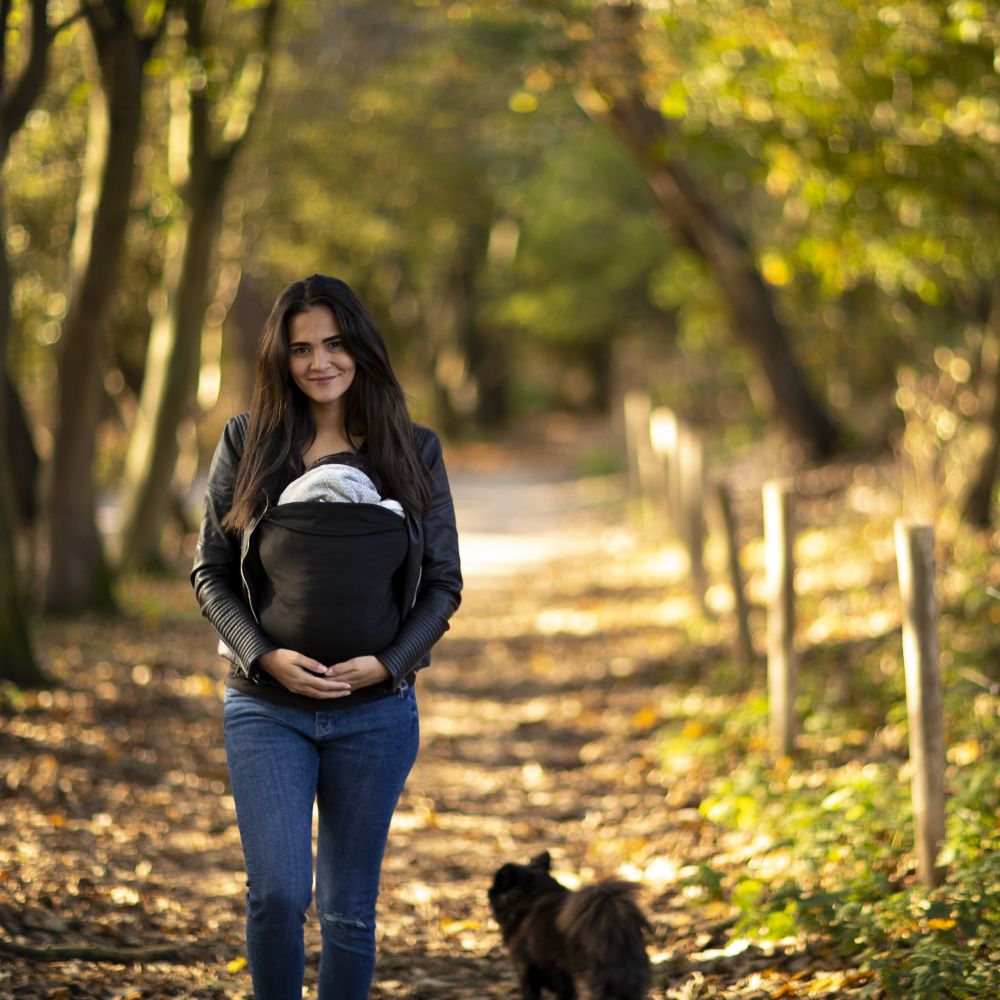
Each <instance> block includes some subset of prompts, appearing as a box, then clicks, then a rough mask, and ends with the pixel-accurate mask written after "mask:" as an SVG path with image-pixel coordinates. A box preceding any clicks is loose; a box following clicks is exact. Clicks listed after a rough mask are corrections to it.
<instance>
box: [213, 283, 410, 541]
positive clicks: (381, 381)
mask: <svg viewBox="0 0 1000 1000" xmlns="http://www.w3.org/2000/svg"><path fill="white" fill-rule="evenodd" d="M317 307H324V308H327V309H329V310H330V311H331V312H332V313H333V316H334V318H335V319H336V321H337V326H338V328H339V330H340V334H341V338H342V340H343V345H344V350H346V351H347V353H348V354H349V355H350V356H351V359H352V360H353V361H354V364H355V366H356V367H355V374H354V380H353V382H352V383H351V386H350V388H349V389H348V390H347V394H346V396H345V397H344V407H345V410H344V425H345V430H346V432H347V436H348V438H349V440H351V441H352V442H361V441H364V445H365V458H366V461H367V463H368V464H369V466H370V468H371V471H372V473H373V474H374V478H375V480H376V481H377V483H378V486H379V489H380V490H381V492H382V493H383V495H384V496H387V497H392V498H393V499H395V500H398V501H399V502H400V503H401V504H402V505H403V507H404V508H405V509H406V510H407V511H409V512H410V513H411V514H416V515H420V514H423V513H425V512H426V510H427V507H428V505H429V503H430V490H429V487H428V482H427V470H426V467H425V465H424V463H423V461H422V460H421V458H420V455H419V454H418V452H417V449H416V446H415V444H414V440H413V424H412V423H411V421H410V416H409V413H408V412H407V409H406V399H405V397H404V396H403V389H402V387H401V386H400V384H399V381H398V380H397V378H396V375H395V373H394V372H393V370H392V365H391V364H390V363H389V352H388V350H387V349H386V346H385V340H384V339H383V337H382V334H381V332H380V331H379V329H378V326H377V325H376V324H375V320H374V319H372V317H371V315H370V314H369V312H368V310H367V309H365V307H364V305H362V303H361V300H360V299H359V298H358V297H357V296H356V295H355V294H354V292H353V291H352V290H351V288H350V287H349V286H348V285H347V284H346V283H345V282H343V281H341V280H340V279H339V278H330V277H328V276H327V275H325V274H314V275H312V276H311V277H309V278H303V279H302V280H301V281H296V282H294V283H293V284H291V285H289V286H288V287H287V288H286V289H285V290H284V291H283V292H282V293H281V294H280V295H279V296H278V298H277V301H276V302H275V303H274V307H273V308H272V309H271V314H270V316H269V317H268V319H267V322H266V323H265V324H264V330H263V333H262V334H261V338H260V342H259V344H258V346H257V374H256V377H255V379H254V387H253V396H252V399H251V403H250V423H249V425H248V427H247V432H246V440H245V443H244V449H243V457H242V458H241V459H240V463H239V466H238V468H237V470H236V482H235V485H234V491H233V505H232V507H231V508H230V510H229V513H227V514H226V516H225V518H224V519H223V522H222V524H223V526H224V527H225V528H226V529H228V530H230V531H233V532H239V531H242V530H243V529H244V528H247V527H248V526H249V525H250V524H251V522H252V521H253V520H254V518H255V517H257V515H259V514H260V513H261V512H262V511H263V510H264V509H265V506H266V505H267V503H268V501H269V500H273V498H274V497H276V496H277V495H278V493H280V492H281V490H282V489H283V488H284V487H285V485H286V484H287V483H288V482H289V481H290V480H291V479H293V478H295V476H297V475H301V473H302V472H303V463H302V455H303V453H304V452H305V451H306V450H307V449H308V448H309V446H310V445H311V444H312V442H313V441H314V440H315V438H316V423H315V421H314V420H313V416H312V413H311V411H310V409H309V403H308V400H307V399H306V397H305V395H304V394H303V393H302V391H301V390H300V389H299V388H298V386H296V385H295V383H294V382H293V381H292V378H291V375H290V373H289V367H288V362H289V350H288V323H289V320H291V318H292V317H293V316H296V315H298V314H299V313H302V312H305V311H306V310H308V309H315V308H317Z"/></svg>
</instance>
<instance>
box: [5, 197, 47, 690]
mask: <svg viewBox="0 0 1000 1000" xmlns="http://www.w3.org/2000/svg"><path fill="white" fill-rule="evenodd" d="M3 229H4V225H3V190H2V188H0V233H2V232H3ZM9 334H10V275H9V272H8V268H7V253H6V250H5V248H4V247H3V244H2V242H0V359H2V361H3V364H4V366H5V370H4V378H3V379H0V680H6V681H12V682H13V683H14V684H16V685H18V687H40V686H42V685H44V684H45V683H46V679H45V675H44V674H43V673H42V671H41V668H40V667H39V665H38V661H37V660H36V659H35V656H34V652H33V651H32V647H31V638H30V634H29V630H28V613H27V608H26V607H25V601H24V593H23V590H22V586H21V573H20V568H19V565H18V551H17V517H16V514H15V499H14V490H13V489H12V488H11V486H12V484H13V482H14V466H13V463H12V462H11V451H10V449H9V448H8V447H7V442H8V440H9V433H8V424H7V414H8V400H7V387H8V381H7V378H6V358H7V343H8V340H9Z"/></svg>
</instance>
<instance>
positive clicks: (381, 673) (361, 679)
mask: <svg viewBox="0 0 1000 1000" xmlns="http://www.w3.org/2000/svg"><path fill="white" fill-rule="evenodd" d="M326 676H327V677H330V678H332V679H334V680H337V681H346V682H347V683H348V684H350V686H351V690H352V691H357V689H358V688H363V687H368V686H369V685H370V684H380V683H381V682H382V681H387V680H388V679H389V678H390V677H391V676H392V675H391V674H390V673H389V670H388V668H387V667H386V666H385V665H384V664H383V663H382V661H381V660H379V659H378V658H377V657H374V656H355V657H354V658H353V659H350V660H344V662H343V663H335V664H334V665H333V666H332V667H330V669H329V670H327V672H326Z"/></svg>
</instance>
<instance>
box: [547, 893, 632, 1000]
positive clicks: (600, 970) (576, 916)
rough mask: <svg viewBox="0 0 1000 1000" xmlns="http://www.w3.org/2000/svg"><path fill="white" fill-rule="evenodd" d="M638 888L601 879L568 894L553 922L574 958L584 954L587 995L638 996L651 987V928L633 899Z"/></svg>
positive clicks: (628, 999)
mask: <svg viewBox="0 0 1000 1000" xmlns="http://www.w3.org/2000/svg"><path fill="white" fill-rule="evenodd" d="M637 889H638V886H636V885H633V884H632V883H631V882H622V881H620V880H618V879H606V880H605V881H603V882H596V883H594V885H589V886H586V887H584V888H583V889H580V890H579V891H577V892H573V893H570V895H569V896H567V897H566V901H565V902H564V903H563V905H562V908H561V910H560V912H559V918H558V920H557V922H556V923H557V926H558V928H559V930H560V931H562V933H563V935H564V937H565V938H566V944H567V946H568V951H569V953H570V954H571V955H574V956H575V958H576V960H577V962H580V960H582V959H584V958H585V962H583V963H581V964H585V965H586V966H587V969H588V975H587V979H588V980H589V982H588V986H589V989H590V993H591V995H592V996H594V997H601V998H607V1000H612V998H613V1000H640V998H642V997H645V996H646V994H647V992H648V990H649V986H650V972H649V958H648V956H647V955H646V945H645V941H644V935H645V934H647V933H648V932H649V931H650V930H651V927H650V925H649V921H648V920H647V919H646V917H645V915H644V914H643V912H642V910H640V909H639V904H638V903H636V901H635V893H636V890H637Z"/></svg>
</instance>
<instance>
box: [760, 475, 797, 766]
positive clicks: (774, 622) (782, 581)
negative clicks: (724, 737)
mask: <svg viewBox="0 0 1000 1000" xmlns="http://www.w3.org/2000/svg"><path fill="white" fill-rule="evenodd" d="M763 501H764V558H765V562H766V564H767V590H768V595H767V597H768V600H767V693H768V704H769V706H770V716H771V749H772V751H773V752H774V753H776V754H784V755H786V756H787V755H789V754H791V752H792V749H793V746H794V742H795V691H796V682H795V681H796V678H795V675H796V668H797V664H796V656H795V580H794V577H795V561H794V558H793V550H794V545H795V527H794V516H793V502H792V493H791V489H790V487H789V485H788V484H787V483H785V482H779V481H777V480H772V481H770V482H767V483H765V484H764V490H763Z"/></svg>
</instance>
